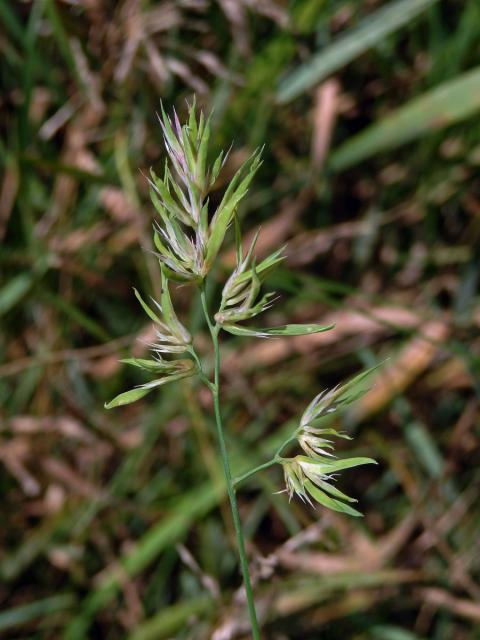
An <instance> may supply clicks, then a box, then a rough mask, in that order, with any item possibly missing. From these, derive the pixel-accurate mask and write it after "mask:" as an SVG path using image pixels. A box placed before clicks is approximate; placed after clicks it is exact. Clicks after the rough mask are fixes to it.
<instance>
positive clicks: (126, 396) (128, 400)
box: [105, 387, 150, 409]
mask: <svg viewBox="0 0 480 640" xmlns="http://www.w3.org/2000/svg"><path fill="white" fill-rule="evenodd" d="M147 393H150V389H144V388H143V387H138V388H137V389H130V391H125V392H124V393H121V394H120V395H118V396H115V398H114V399H113V400H110V402H106V403H105V409H113V408H114V407H121V406H123V405H124V404H132V402H136V401H137V400H140V398H143V396H146V395H147Z"/></svg>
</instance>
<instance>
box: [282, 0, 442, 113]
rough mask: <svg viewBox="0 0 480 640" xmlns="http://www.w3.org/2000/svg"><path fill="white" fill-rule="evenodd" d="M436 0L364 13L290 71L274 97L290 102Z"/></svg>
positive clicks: (405, 1)
mask: <svg viewBox="0 0 480 640" xmlns="http://www.w3.org/2000/svg"><path fill="white" fill-rule="evenodd" d="M435 2H437V0H397V2H390V4H388V5H386V6H385V7H382V8H381V9H378V10H377V11H375V12H374V13H371V14H370V15H368V16H367V17H366V18H365V19H364V20H362V22H361V23H360V24H359V25H358V26H357V27H354V28H352V29H349V30H348V31H346V32H345V33H343V34H341V35H340V36H338V37H337V38H336V39H335V40H334V41H333V42H332V44H331V45H329V46H327V47H325V48H324V49H322V50H321V51H319V52H318V53H317V54H315V55H314V56H312V58H310V60H307V62H305V63H303V64H302V65H301V66H300V67H299V68H298V69H295V70H294V71H292V72H291V73H290V74H289V75H287V77H286V78H285V79H284V80H283V81H282V82H281V83H280V87H279V89H278V92H277V99H278V101H279V102H281V103H285V102H290V101H291V100H293V99H294V98H296V97H297V96H299V95H301V94H302V93H304V92H305V91H307V90H308V89H311V88H312V87H314V86H317V85H318V84H319V83H320V82H321V81H322V80H324V79H325V78H326V77H328V76H329V75H331V74H332V73H334V72H335V71H338V69H340V68H341V67H343V66H344V65H346V64H348V63H349V62H351V61H352V60H354V59H355V58H356V57H357V56H359V55H361V54H362V53H364V52H365V51H367V50H368V49H370V48H371V47H373V46H375V45H376V44H378V43H380V42H382V41H383V40H384V39H385V37H386V36H388V35H389V34H390V33H393V32H394V31H396V30H397V29H399V28H400V27H403V26H404V25H406V24H408V22H410V21H411V20H412V19H413V18H415V17H416V16H417V15H418V14H420V13H421V12H422V11H425V9H427V8H428V7H429V6H430V5H432V4H434V3H435Z"/></svg>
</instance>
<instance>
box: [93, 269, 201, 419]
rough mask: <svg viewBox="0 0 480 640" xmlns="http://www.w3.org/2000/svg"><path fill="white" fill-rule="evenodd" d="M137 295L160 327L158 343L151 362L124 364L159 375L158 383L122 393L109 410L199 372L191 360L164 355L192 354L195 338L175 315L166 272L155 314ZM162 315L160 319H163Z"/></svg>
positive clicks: (153, 347)
mask: <svg viewBox="0 0 480 640" xmlns="http://www.w3.org/2000/svg"><path fill="white" fill-rule="evenodd" d="M134 291H135V295H136V297H137V299H138V301H139V302H140V304H141V305H142V308H143V310H144V311H145V313H146V314H147V315H148V317H149V318H150V319H151V320H153V322H154V323H155V327H156V336H157V341H156V342H154V343H152V344H150V345H149V346H150V348H151V350H152V352H153V356H152V358H151V359H146V358H126V359H124V360H121V362H124V363H125V364H130V365H132V366H134V367H139V368H140V369H144V370H145V371H148V372H149V373H154V374H156V376H157V377H156V379H155V380H152V381H151V382H147V383H145V384H143V385H140V386H139V387H136V388H135V389H131V390H130V391H126V392H125V393H121V394H120V395H119V396H117V397H116V398H114V399H113V400H112V401H111V402H109V403H108V404H107V405H105V406H106V408H107V409H110V408H112V407H118V406H120V405H123V404H130V403H131V402H134V401H135V400H138V399H139V398H141V397H143V396H144V395H146V394H147V393H149V392H150V391H151V390H152V389H155V388H156V387H159V386H161V385H164V384H166V383H168V382H174V381H175V380H181V379H182V378H187V377H189V376H193V375H195V374H196V373H197V372H198V367H197V365H196V364H195V363H194V362H193V361H192V360H190V359H189V358H184V359H181V360H165V359H164V358H163V354H165V353H169V354H180V353H185V352H186V351H189V349H190V345H191V342H192V337H191V335H190V333H189V332H188V331H187V329H186V328H185V327H184V326H183V324H182V323H181V322H180V320H179V319H178V318H177V315H176V313H175V311H174V308H173V304H172V300H171V298H170V292H169V290H168V280H167V276H166V275H165V272H164V270H163V269H162V293H161V297H160V303H159V302H157V301H156V300H153V299H152V302H153V304H154V305H155V307H156V311H154V310H153V309H152V308H151V307H150V306H149V305H148V304H147V303H146V302H145V301H144V300H143V298H142V296H141V295H140V293H139V292H138V291H137V290H136V289H134ZM159 314H160V315H159Z"/></svg>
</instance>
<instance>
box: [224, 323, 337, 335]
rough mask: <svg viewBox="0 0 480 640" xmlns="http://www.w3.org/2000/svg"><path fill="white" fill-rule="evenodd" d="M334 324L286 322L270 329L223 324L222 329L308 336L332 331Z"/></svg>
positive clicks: (261, 333) (263, 333) (229, 331)
mask: <svg viewBox="0 0 480 640" xmlns="http://www.w3.org/2000/svg"><path fill="white" fill-rule="evenodd" d="M334 327H335V325H334V324H329V325H321V324H286V325H283V326H281V327H271V328H270V329H253V328H252V329H249V328H248V327H242V326H239V325H228V324H226V325H223V326H222V329H225V331H228V333H232V334H233V335H235V336H252V337H255V338H270V337H275V336H306V335H309V334H311V333H321V332H322V331H330V329H333V328H334Z"/></svg>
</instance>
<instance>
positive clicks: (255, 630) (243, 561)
mask: <svg viewBox="0 0 480 640" xmlns="http://www.w3.org/2000/svg"><path fill="white" fill-rule="evenodd" d="M201 299H202V308H203V312H204V314H205V319H206V321H207V324H208V328H209V329H210V333H211V336H212V342H213V349H214V357H215V362H214V383H213V386H211V387H210V389H211V392H212V397H213V406H214V412H215V423H216V427H217V438H218V444H219V448H220V455H221V458H222V464H223V471H224V475H225V482H226V485H227V494H228V498H229V501H230V508H231V511H232V519H233V526H234V528H235V535H236V538H237V547H238V555H239V558H240V566H241V569H242V574H243V581H244V584H245V593H246V596H247V606H248V613H249V616H250V623H251V626H252V638H253V640H260V631H259V627H258V621H257V614H256V611H255V602H254V599H253V590H252V583H251V579H250V571H249V568H248V559H247V553H246V550H245V540H244V536H243V531H242V523H241V520H240V513H239V511H238V504H237V497H236V495H235V488H234V483H233V478H232V472H231V469H230V461H229V457H228V452H227V446H226V443H225V436H224V432H223V423H222V416H221V412H220V347H219V344H218V332H219V327H218V325H214V324H213V323H212V321H211V319H210V315H209V312H208V306H207V300H206V295H205V289H204V288H203V289H202V290H201Z"/></svg>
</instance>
